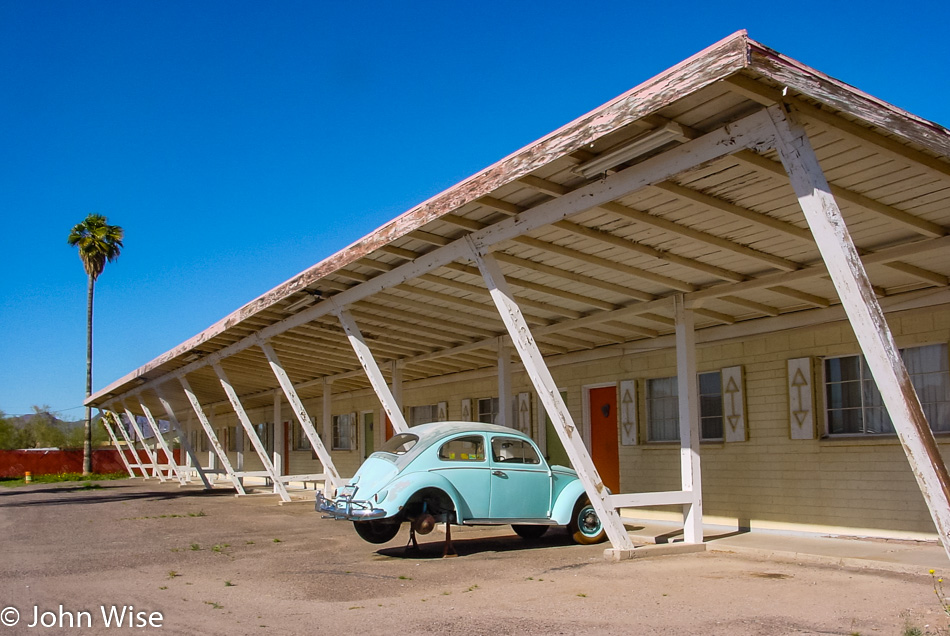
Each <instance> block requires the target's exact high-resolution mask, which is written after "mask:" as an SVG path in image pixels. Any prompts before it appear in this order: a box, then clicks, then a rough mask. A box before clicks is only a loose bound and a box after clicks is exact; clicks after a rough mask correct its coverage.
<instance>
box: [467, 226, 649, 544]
mask: <svg viewBox="0 0 950 636" xmlns="http://www.w3.org/2000/svg"><path fill="white" fill-rule="evenodd" d="M466 240H467V242H468V245H469V247H470V249H471V253H472V257H473V258H474V259H475V262H476V263H477V264H478V269H479V270H480V271H481V272H482V276H483V277H484V279H485V285H486V286H487V287H488V291H489V293H490V294H491V298H492V301H493V302H494V303H495V306H496V307H497V308H498V313H499V315H501V318H502V320H503V321H504V322H505V327H506V328H507V329H508V335H509V336H510V337H511V341H512V344H513V346H514V348H515V350H517V352H518V355H519V356H520V357H521V362H522V363H523V365H524V368H525V371H527V373H528V377H529V378H530V379H531V383H532V384H533V385H534V388H535V391H536V392H537V394H538V397H539V399H540V400H541V403H542V404H543V405H544V408H545V410H546V411H547V412H548V416H549V417H550V418H551V421H552V422H554V430H555V431H557V434H558V436H559V437H560V438H561V443H562V444H563V445H564V450H565V451H566V452H567V455H568V457H569V458H570V460H571V465H572V466H573V467H574V469H575V470H576V471H577V474H578V477H579V478H580V480H581V482H582V483H583V484H584V489H585V490H586V491H587V495H588V497H589V498H590V501H591V503H592V504H593V506H594V509H595V510H596V511H597V515H598V516H599V517H600V521H601V523H602V524H603V526H604V530H605V531H606V533H607V536H608V537H609V538H610V542H611V543H612V544H613V546H614V549H616V550H633V542H632V541H631V540H630V535H628V534H627V531H626V529H625V528H624V526H623V522H622V521H621V520H620V515H619V514H618V513H617V510H616V509H615V508H613V507H611V506H609V505H608V501H609V498H610V491H609V490H608V489H607V488H606V487H605V486H604V483H603V480H602V479H601V478H600V475H599V474H598V472H597V468H596V466H594V462H593V460H592V459H591V456H590V453H589V452H588V450H587V447H585V446H584V442H583V440H581V436H580V434H579V431H578V430H577V426H576V425H575V424H574V420H573V418H572V417H571V414H570V412H569V411H568V410H567V405H566V404H565V403H564V400H563V399H562V398H561V395H560V393H559V392H558V387H557V384H556V383H555V382H554V378H553V377H552V376H551V372H550V371H549V370H548V368H547V365H545V363H544V358H543V357H542V356H541V352H540V351H539V350H538V346H537V344H536V343H535V341H534V338H533V337H532V335H531V329H530V327H528V324H527V323H526V322H525V321H524V318H523V317H522V316H521V311H520V310H519V308H518V303H517V302H516V301H515V298H514V295H513V294H512V292H511V288H510V287H508V284H507V283H506V281H505V277H504V275H503V274H502V272H501V268H500V267H499V266H498V263H497V262H496V261H495V259H494V258H493V257H492V256H491V255H490V254H487V253H486V251H485V248H484V246H479V245H478V244H477V243H476V242H475V241H473V240H472V238H471V236H469V237H467V238H466Z"/></svg>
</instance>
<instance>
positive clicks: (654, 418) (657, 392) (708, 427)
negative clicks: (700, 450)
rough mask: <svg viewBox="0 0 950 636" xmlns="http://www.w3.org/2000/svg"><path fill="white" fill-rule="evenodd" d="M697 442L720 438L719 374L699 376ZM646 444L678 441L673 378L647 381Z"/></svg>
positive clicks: (720, 379) (715, 372) (677, 413)
mask: <svg viewBox="0 0 950 636" xmlns="http://www.w3.org/2000/svg"><path fill="white" fill-rule="evenodd" d="M698 380H699V420H700V439H701V440H703V441H710V442H712V441H721V440H722V438H723V428H722V421H723V417H722V416H723V413H722V374H721V373H720V372H719V371H712V372H709V373H700V374H699V378H698ZM646 407H647V441H648V442H676V441H679V438H680V416H679V390H678V389H677V386H676V376H672V377H669V378H652V379H649V380H647V382H646Z"/></svg>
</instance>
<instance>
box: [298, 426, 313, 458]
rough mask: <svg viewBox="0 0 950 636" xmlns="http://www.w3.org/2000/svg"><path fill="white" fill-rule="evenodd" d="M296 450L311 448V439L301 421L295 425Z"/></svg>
mask: <svg viewBox="0 0 950 636" xmlns="http://www.w3.org/2000/svg"><path fill="white" fill-rule="evenodd" d="M294 450H299V451H306V450H311V448H310V439H309V438H307V434H306V433H305V432H304V430H303V426H302V425H301V424H300V423H299V422H298V423H297V425H296V426H294Z"/></svg>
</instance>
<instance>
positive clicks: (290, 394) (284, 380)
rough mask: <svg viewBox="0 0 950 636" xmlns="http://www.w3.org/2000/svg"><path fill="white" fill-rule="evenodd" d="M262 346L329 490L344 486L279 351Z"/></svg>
mask: <svg viewBox="0 0 950 636" xmlns="http://www.w3.org/2000/svg"><path fill="white" fill-rule="evenodd" d="M260 347H261V349H262V350H263V351H264V355H265V356H267V362H268V363H269V364H270V368H271V370H272V371H273V372H274V375H276V376H277V382H279V383H280V388H281V389H283V391H284V395H285V396H286V397H287V400H288V401H289V402H290V406H291V408H292V409H293V411H294V416H295V417H296V418H297V421H299V422H300V426H301V427H303V431H304V433H305V434H306V435H307V439H309V440H310V446H311V447H312V448H313V452H314V453H316V454H317V457H318V458H319V459H320V463H321V464H323V472H324V474H325V475H326V490H327V492H331V489H333V490H335V489H337V488H339V487H341V486H343V479H342V478H341V477H340V473H339V472H337V470H336V466H334V464H333V458H332V457H331V456H330V453H329V451H328V450H327V448H326V446H324V445H323V442H322V441H321V440H320V437H319V436H318V435H317V430H316V429H315V428H314V427H313V421H312V420H311V419H310V415H309V414H308V413H307V409H305V408H304V405H303V402H302V401H301V399H300V396H299V395H297V390H296V389H295V388H294V385H293V382H291V381H290V377H289V376H288V375H287V372H286V371H285V370H284V367H283V366H281V364H280V358H278V357H277V352H276V351H274V348H273V347H272V346H271V345H270V344H269V343H267V342H262V343H260ZM328 393H329V384H328V385H326V387H325V394H324V395H325V396H326V395H327V394H328ZM278 399H279V398H278ZM324 404H329V400H326V397H325V398H324ZM324 410H326V409H324ZM328 419H329V418H328Z"/></svg>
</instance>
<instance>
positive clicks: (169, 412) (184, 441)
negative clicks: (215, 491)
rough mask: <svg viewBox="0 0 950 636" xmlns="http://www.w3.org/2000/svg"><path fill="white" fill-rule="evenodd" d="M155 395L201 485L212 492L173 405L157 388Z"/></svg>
mask: <svg viewBox="0 0 950 636" xmlns="http://www.w3.org/2000/svg"><path fill="white" fill-rule="evenodd" d="M155 394H156V395H157V396H158V401H159V403H161V405H162V408H163V409H165V415H166V416H167V417H168V421H169V422H171V425H172V428H173V429H175V434H176V435H178V441H179V443H180V444H181V447H182V448H183V449H185V453H187V455H188V457H190V458H191V464H192V468H193V469H194V470H195V472H197V473H198V477H199V478H200V479H201V483H202V484H204V487H205V489H206V490H211V482H210V481H208V476H207V475H206V474H205V471H204V469H203V468H202V466H201V462H200V461H198V456H197V455H195V449H193V448H192V447H191V442H189V441H188V436H187V435H186V434H185V433H184V431H183V430H182V428H181V422H179V421H178V417H177V416H176V415H175V411H174V410H173V409H172V405H171V403H169V401H168V400H166V399H165V396H164V394H162V392H161V391H160V390H159V389H157V388H156V389H155Z"/></svg>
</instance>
